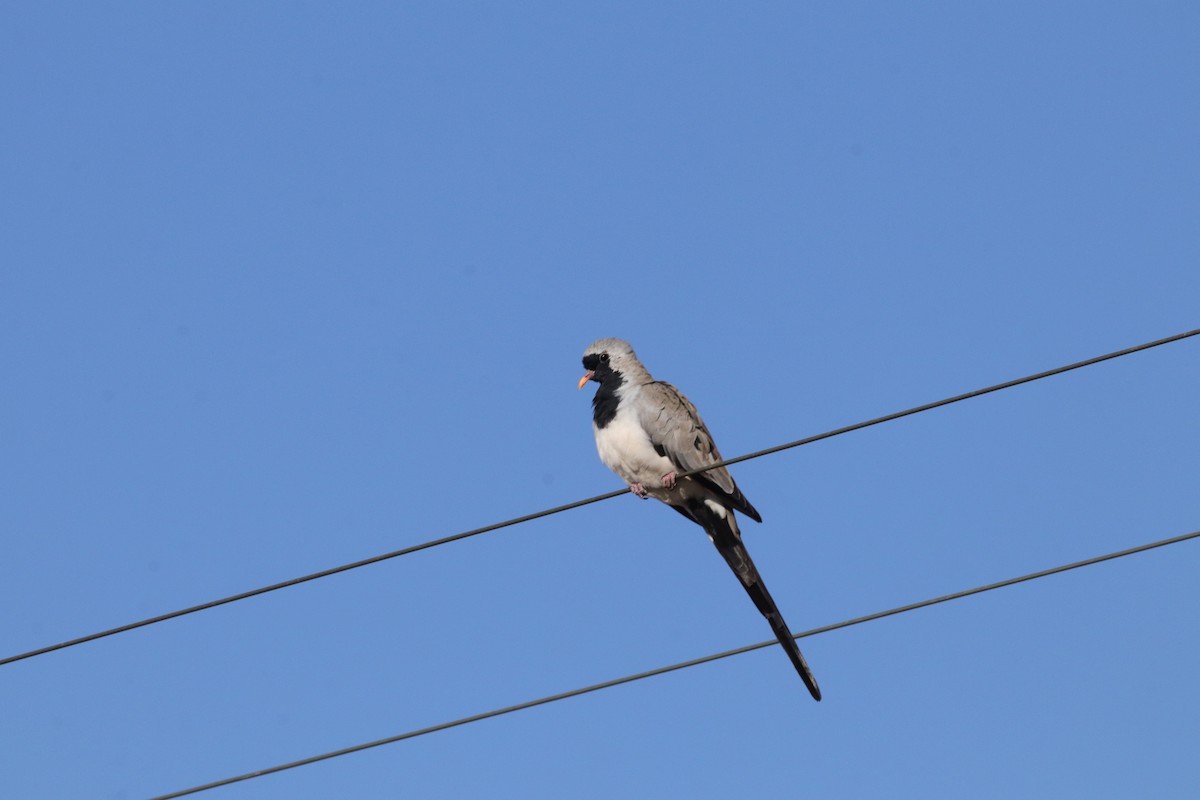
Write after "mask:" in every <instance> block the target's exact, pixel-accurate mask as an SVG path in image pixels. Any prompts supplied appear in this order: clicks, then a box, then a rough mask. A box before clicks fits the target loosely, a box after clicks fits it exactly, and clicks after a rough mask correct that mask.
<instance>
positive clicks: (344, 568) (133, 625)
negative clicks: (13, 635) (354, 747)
mask: <svg viewBox="0 0 1200 800" xmlns="http://www.w3.org/2000/svg"><path fill="white" fill-rule="evenodd" d="M1197 334H1200V328H1197V329H1195V330H1191V331H1187V332H1185V333H1178V334H1175V335H1174V336H1168V337H1166V338H1165V339H1156V340H1155V341H1153V342H1146V343H1145V344H1139V345H1136V346H1134V347H1127V348H1125V349H1123V350H1117V351H1115V352H1112V353H1107V354H1106V355H1102V356H1096V357H1095V358H1089V359H1087V360H1086V361H1077V362H1075V363H1074V364H1067V365H1066V366H1063V367H1057V368H1055V369H1051V370H1047V371H1045V372H1038V373H1036V374H1034V375H1028V376H1026V377H1024V378H1017V379H1016V380H1011V381H1005V382H1004V383H998V384H996V385H994V386H988V387H987V388H984V389H977V390H975V391H973V392H967V393H966V394H959V395H955V396H954V397H948V398H946V399H945V400H938V401H936V402H933V403H926V404H925V405H921V406H916V407H914V408H910V409H907V410H905V411H897V412H895V413H893V414H887V415H885V416H882V417H876V418H875V419H870V420H867V421H865V422H859V423H855V424H854V425H847V426H846V427H844V428H837V429H836V430H832V431H827V432H825V433H819V434H817V435H816V436H809V437H807V438H804V439H797V440H796V441H794V442H788V443H787V444H781V445H777V446H775V447H769V448H767V449H766V450H759V451H757V452H754V453H747V454H746V455H743V456H737V457H736V458H730V459H726V460H725V461H721V462H718V463H716V464H712V465H709V466H708V467H706V468H704V469H699V470H692V471H690V472H681V473H679V475H678V477H680V478H682V477H685V476H687V475H694V474H696V473H697V472H705V471H707V470H710V469H716V468H717V467H721V466H726V465H729V464H737V463H739V462H742V461H749V460H750V459H752V458H759V457H761V456H765V455H770V454H772V453H778V452H780V451H781V450H789V449H791V448H793V447H800V446H801V445H806V444H811V443H813V442H819V441H821V440H822V439H830V438H832V437H834V436H840V435H841V434H843V433H850V432H851V431H857V430H862V429H863V428H869V427H871V426H872V425H878V424H880V423H882V422H890V421H892V420H896V419H900V418H901V417H907V416H910V415H912V414H919V413H921V412H922V411H930V410H932V409H935V408H941V407H942V406H948V405H950V404H951V403H957V402H959V401H962V400H969V399H971V398H973V397H980V396H982V395H985V394H990V393H991V392H998V391H1000V390H1001V389H1008V388H1011V387H1013V386H1019V385H1021V384H1023V383H1031V382H1032V381H1037V380H1041V379H1042V378H1049V377H1051V376H1054V375H1060V374H1062V373H1064V372H1070V371H1071V370H1074V369H1079V368H1080V367H1087V366H1091V365H1092V364H1098V363H1100V362H1101V361H1108V360H1110V359H1114V358H1120V357H1121V356H1127V355H1130V354H1132V353H1137V352H1139V351H1142V350H1149V349H1150V348H1152V347H1158V346H1160V345H1164V344H1170V343H1171V342H1177V341H1180V340H1181V339H1187V338H1188V337H1191V336H1196V335H1197ZM627 491H628V490H626V489H620V490H617V491H612V492H608V493H606V494H600V495H596V496H595V497H589V498H587V499H586V500H578V501H576V502H574V503H567V504H566V505H561V506H555V507H554V508H548V509H546V510H544V511H538V512H536V513H533V514H526V515H525V516H523V517H515V518H513V519H510V520H505V521H504V522H497V523H493V524H491V525H485V526H483V527H482V528H475V529H473V530H469V531H463V532H462V533H456V534H453V535H451V536H446V537H443V538H441V539H434V540H432V541H429V542H423V543H421V544H416V545H413V546H411V547H405V548H402V549H400V550H393V551H392V552H390V553H383V554H381V555H377V556H372V557H370V558H364V559H362V560H361V561H354V562H351V563H349V564H343V565H341V566H339V567H331V568H329V569H325V570H321V571H320V572H314V573H312V574H310V575H302V576H300V577H299V578H292V579H290V580H286V581H281V582H279V583H273V584H271V585H269V586H263V587H260V588H258V589H251V590H249V591H246V592H240V593H238V594H234V595H230V596H228V597H222V598H220V599H219V600H210V601H208V602H207V603H200V604H199V605H194V606H188V607H187V608H182V609H179V610H178V611H171V612H168V613H166V614H160V615H158V616H156V617H150V618H148V619H143V620H139V621H137V622H130V623H128V624H126V625H121V626H119V627H116V628H109V629H108V630H103V631H99V632H97V633H90V634H88V635H86V636H80V637H78V638H76V639H69V640H67V641H65V642H59V643H57V644H52V645H47V646H45V647H39V648H38V649H36V650H30V651H28V652H25V653H19V654H17V655H14V656H8V657H7V658H3V659H0V666H4V665H6V664H12V663H14V662H16V661H22V660H24V659H26V658H33V657H34V656H40V655H45V654H46V653H52V652H54V651H55V650H63V649H65V648H68V647H74V646H75V645H79V644H84V643H86V642H94V641H96V640H97V639H103V638H104V637H106V636H112V635H114V634H118V633H125V632H127V631H131V630H135V629H137V628H144V627H146V626H147V625H154V624H156V623H159V622H165V621H167V620H169V619H175V618H177V617H182V616H186V615H188V614H194V613H196V612H197V611H206V610H208V609H210V608H216V607H217V606H223V605H225V604H227V603H233V602H236V601H238V600H245V599H247V598H250V597H255V596H257V595H261V594H267V593H268V592H274V591H276V590H278V589H286V588H287V587H289V586H295V585H297V584H301V583H307V582H308V581H314V580H317V579H318V578H325V577H328V576H330V575H336V574H338V573H339V572H348V571H350V570H352V569H358V568H359V567H365V566H367V565H368V564H376V563H378V562H380V561H386V560H388V559H391V558H397V557H399V556H406V555H408V554H410V553H415V552H417V551H418V550H427V549H429V548H431V547H438V546H439V545H443V544H448V543H450V542H456V541H458V540H459V539H466V538H468V537H471V536H477V535H479V534H481V533H489V532H491V531H495V530H499V529H500V528H507V527H509V526H510V525H519V524H521V523H523V522H530V521H532V520H535V519H539V518H541V517H548V516H550V515H551V514H557V513H559V512H561V511H569V510H571V509H573V508H579V507H580V506H586V505H590V504H592V503H598V502H600V501H601V500H609V499H611V498H613V497H618V496H620V495H623V494H625V493H626V492H627Z"/></svg>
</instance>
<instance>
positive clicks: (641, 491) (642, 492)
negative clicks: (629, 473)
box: [629, 483, 646, 500]
mask: <svg viewBox="0 0 1200 800" xmlns="http://www.w3.org/2000/svg"><path fill="white" fill-rule="evenodd" d="M629 491H631V492H633V493H634V494H636V495H637V496H638V497H640V498H642V499H643V500H645V499H646V487H645V486H642V485H641V484H640V483H631V484H629Z"/></svg>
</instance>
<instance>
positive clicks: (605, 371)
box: [579, 339, 649, 389]
mask: <svg viewBox="0 0 1200 800" xmlns="http://www.w3.org/2000/svg"><path fill="white" fill-rule="evenodd" d="M583 368H584V369H585V370H587V371H586V372H584V373H583V377H582V378H580V379H579V388H580V389H582V388H583V385H584V384H585V383H587V382H588V381H596V383H604V382H605V381H606V380H608V379H610V378H613V377H618V378H621V377H624V378H630V377H633V376H637V377H640V376H642V375H646V368H645V367H643V366H642V362H640V361H638V358H637V356H636V355H635V354H634V352H633V348H632V347H630V346H629V342H626V341H624V340H622V339H598V340H596V341H595V342H592V344H591V345H590V346H589V347H588V349H587V350H584V351H583ZM646 377H647V378H649V375H646Z"/></svg>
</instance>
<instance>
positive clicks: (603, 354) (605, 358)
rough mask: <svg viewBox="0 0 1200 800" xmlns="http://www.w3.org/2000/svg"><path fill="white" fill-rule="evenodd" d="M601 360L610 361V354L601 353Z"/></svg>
mask: <svg viewBox="0 0 1200 800" xmlns="http://www.w3.org/2000/svg"><path fill="white" fill-rule="evenodd" d="M600 360H601V361H608V353H601V354H600Z"/></svg>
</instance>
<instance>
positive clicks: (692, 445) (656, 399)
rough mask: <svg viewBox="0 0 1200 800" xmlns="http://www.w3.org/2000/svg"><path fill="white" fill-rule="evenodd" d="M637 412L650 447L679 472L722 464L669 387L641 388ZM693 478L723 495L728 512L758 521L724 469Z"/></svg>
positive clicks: (687, 406)
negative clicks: (733, 511) (726, 501)
mask: <svg viewBox="0 0 1200 800" xmlns="http://www.w3.org/2000/svg"><path fill="white" fill-rule="evenodd" d="M637 412H638V420H639V421H640V422H641V424H642V428H644V429H645V431H646V433H647V434H648V435H649V436H650V443H651V444H653V445H654V447H655V449H656V450H659V452H660V453H661V454H662V455H663V456H665V457H666V458H668V459H670V460H671V463H672V464H674V465H675V466H676V467H677V468H678V470H679V471H680V472H691V471H692V470H694V469H703V468H704V467H707V466H708V465H710V464H716V463H717V462H719V461H722V460H723V459H722V458H721V453H720V451H718V450H717V445H716V443H715V442H714V441H713V438H712V434H710V433H709V432H708V428H707V427H706V426H705V425H704V420H702V419H700V412H698V411H697V410H696V407H695V406H694V405H692V403H691V401H690V400H688V399H687V398H686V397H684V396H683V393H682V392H680V391H679V390H678V389H676V388H675V387H674V386H672V385H671V384H669V383H664V382H662V381H653V382H651V383H648V384H646V385H644V386H643V387H642V391H641V394H640V396H639V397H638V402H637ZM696 477H697V478H699V479H700V480H702V481H703V482H704V483H706V484H708V485H710V486H711V487H712V488H713V489H714V490H716V491H718V492H719V493H720V494H723V495H724V496H725V497H726V498H727V499H728V500H729V505H730V506H731V507H732V508H735V509H737V510H738V511H741V512H742V513H743V514H746V515H747V516H749V517H750V518H751V519H754V520H755V521H758V522H761V521H762V518H761V517H760V516H759V514H758V511H756V510H755V509H754V506H752V505H750V502H749V501H748V500H746V497H745V495H743V494H742V493H741V491H740V490H739V489H738V488H737V484H736V483H734V482H733V476H732V475H730V474H729V470H728V469H726V468H725V467H717V468H715V469H712V470H709V471H707V472H704V473H701V474H700V475H697V476H696Z"/></svg>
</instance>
